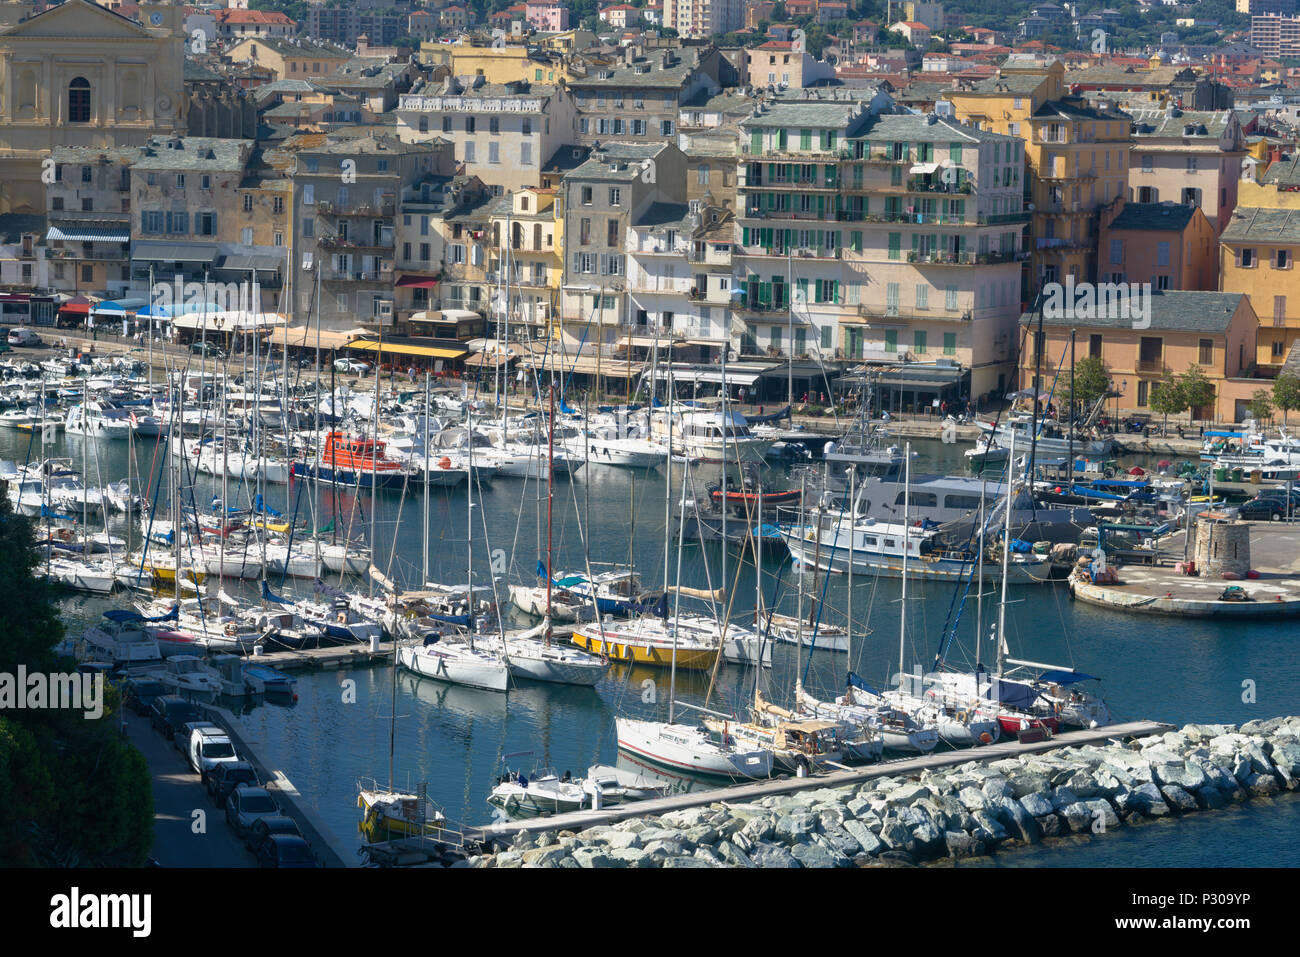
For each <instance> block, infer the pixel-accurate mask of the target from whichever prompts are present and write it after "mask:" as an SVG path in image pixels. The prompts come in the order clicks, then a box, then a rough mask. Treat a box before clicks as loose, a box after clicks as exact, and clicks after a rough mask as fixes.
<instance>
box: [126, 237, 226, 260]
mask: <svg viewBox="0 0 1300 957" xmlns="http://www.w3.org/2000/svg"><path fill="white" fill-rule="evenodd" d="M216 258H217V246H216V243H165V242H155V241H152V240H143V241H137V242H136V243H135V244H134V245H133V246H132V247H131V259H132V260H133V261H135V262H174V263H211V262H212V261H213V260H214V259H216Z"/></svg>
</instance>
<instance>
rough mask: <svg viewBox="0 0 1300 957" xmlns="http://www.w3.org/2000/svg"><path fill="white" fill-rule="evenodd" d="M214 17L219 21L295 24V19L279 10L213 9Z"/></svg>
mask: <svg viewBox="0 0 1300 957" xmlns="http://www.w3.org/2000/svg"><path fill="white" fill-rule="evenodd" d="M212 18H213V19H214V20H216V21H217V22H218V23H265V24H274V25H276V26H284V27H291V26H294V25H295V21H293V20H290V19H289V18H288V17H287V16H286V15H285V14H283V13H281V12H280V11H279V10H233V9H232V10H213V11H212Z"/></svg>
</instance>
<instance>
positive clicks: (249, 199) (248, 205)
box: [244, 193, 253, 213]
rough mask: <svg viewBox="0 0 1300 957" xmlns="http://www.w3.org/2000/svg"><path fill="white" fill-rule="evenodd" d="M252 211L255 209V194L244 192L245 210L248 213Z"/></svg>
mask: <svg viewBox="0 0 1300 957" xmlns="http://www.w3.org/2000/svg"><path fill="white" fill-rule="evenodd" d="M252 211H253V196H252V194H251V193H245V194H244V212H246V213H251V212H252Z"/></svg>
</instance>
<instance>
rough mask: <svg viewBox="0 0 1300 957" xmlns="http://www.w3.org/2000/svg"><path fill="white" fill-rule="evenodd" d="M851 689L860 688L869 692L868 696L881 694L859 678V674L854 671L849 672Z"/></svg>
mask: <svg viewBox="0 0 1300 957" xmlns="http://www.w3.org/2000/svg"><path fill="white" fill-rule="evenodd" d="M849 687H850V688H859V689H861V690H863V691H865V692H867V693H868V694H875V695H878V694H880V692H879V691H877V690H876V689H875V688H873V687H871V685H869V684H867V683H866V682H865V681H863V680H862V679H861V678H859V677H858V675H857V673H856V672H853V671H850V672H849Z"/></svg>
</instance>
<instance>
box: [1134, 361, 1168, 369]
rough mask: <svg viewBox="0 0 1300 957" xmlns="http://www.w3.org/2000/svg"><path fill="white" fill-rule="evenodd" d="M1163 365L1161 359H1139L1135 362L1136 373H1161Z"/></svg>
mask: <svg viewBox="0 0 1300 957" xmlns="http://www.w3.org/2000/svg"><path fill="white" fill-rule="evenodd" d="M1164 369H1165V363H1164V360H1163V359H1139V360H1138V361H1137V371H1138V372H1163V371H1164Z"/></svg>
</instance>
